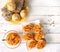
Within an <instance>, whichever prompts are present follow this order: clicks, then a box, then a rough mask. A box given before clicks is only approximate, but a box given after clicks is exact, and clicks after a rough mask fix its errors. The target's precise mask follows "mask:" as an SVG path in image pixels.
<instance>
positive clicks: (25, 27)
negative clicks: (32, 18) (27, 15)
mask: <svg viewBox="0 0 60 52" xmlns="http://www.w3.org/2000/svg"><path fill="white" fill-rule="evenodd" d="M33 26H34V25H33V24H32V23H30V24H28V25H26V26H24V27H23V31H24V32H29V31H30V30H31V29H32V28H33Z"/></svg>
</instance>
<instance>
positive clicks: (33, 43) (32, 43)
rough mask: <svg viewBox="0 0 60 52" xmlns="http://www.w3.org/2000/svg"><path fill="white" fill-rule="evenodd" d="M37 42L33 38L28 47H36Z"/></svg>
mask: <svg viewBox="0 0 60 52" xmlns="http://www.w3.org/2000/svg"><path fill="white" fill-rule="evenodd" d="M36 43H37V41H35V40H32V41H30V42H29V43H28V44H27V47H28V48H30V49H31V48H33V47H35V45H36Z"/></svg>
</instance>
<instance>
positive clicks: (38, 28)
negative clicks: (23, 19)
mask: <svg viewBox="0 0 60 52" xmlns="http://www.w3.org/2000/svg"><path fill="white" fill-rule="evenodd" d="M41 29H42V25H41V24H38V25H34V27H33V29H32V30H33V32H40V31H41Z"/></svg>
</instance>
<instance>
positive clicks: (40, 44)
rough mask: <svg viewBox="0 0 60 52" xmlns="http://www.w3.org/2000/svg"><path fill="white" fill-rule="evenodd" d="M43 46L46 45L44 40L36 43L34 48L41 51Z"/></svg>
mask: <svg viewBox="0 0 60 52" xmlns="http://www.w3.org/2000/svg"><path fill="white" fill-rule="evenodd" d="M45 45H46V40H45V39H41V40H40V41H38V43H37V44H36V48H37V49H42V48H43V47H44V46H45Z"/></svg>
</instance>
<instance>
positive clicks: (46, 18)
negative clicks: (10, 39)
mask: <svg viewBox="0 0 60 52" xmlns="http://www.w3.org/2000/svg"><path fill="white" fill-rule="evenodd" d="M4 2H5V0H0V8H1V7H2V6H3V3H4ZM29 7H30V11H29V16H28V19H27V20H26V21H25V22H27V21H31V20H38V19H39V20H40V21H41V23H42V24H43V25H44V31H45V32H46V33H47V34H46V36H45V38H46V40H47V42H48V43H47V45H46V46H45V47H44V48H43V49H42V50H37V49H32V50H27V49H26V44H25V43H24V44H21V45H20V46H19V47H18V48H16V49H9V48H7V47H6V46H5V45H4V42H2V41H1V39H3V36H4V35H5V33H6V32H7V31H9V30H16V31H18V32H19V31H20V29H19V28H20V26H21V25H22V24H24V23H22V24H19V25H12V24H10V23H8V22H6V21H5V20H4V19H3V18H2V17H1V15H0V52H60V0H29ZM0 13H1V12H0ZM51 23H52V24H51Z"/></svg>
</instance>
